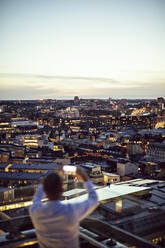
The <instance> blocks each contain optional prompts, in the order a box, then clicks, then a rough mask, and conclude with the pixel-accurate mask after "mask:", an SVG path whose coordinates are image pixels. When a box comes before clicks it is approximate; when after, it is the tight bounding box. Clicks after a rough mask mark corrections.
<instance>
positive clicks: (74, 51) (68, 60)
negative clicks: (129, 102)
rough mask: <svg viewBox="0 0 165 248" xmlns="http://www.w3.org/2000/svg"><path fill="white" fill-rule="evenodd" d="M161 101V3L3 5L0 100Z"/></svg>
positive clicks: (164, 47)
mask: <svg viewBox="0 0 165 248" xmlns="http://www.w3.org/2000/svg"><path fill="white" fill-rule="evenodd" d="M76 95H77V96H79V97H82V98H109V97H111V98H157V97H159V96H163V97H164V96H165V0H0V99H8V100H13V99H43V98H52V99H73V97H74V96H76Z"/></svg>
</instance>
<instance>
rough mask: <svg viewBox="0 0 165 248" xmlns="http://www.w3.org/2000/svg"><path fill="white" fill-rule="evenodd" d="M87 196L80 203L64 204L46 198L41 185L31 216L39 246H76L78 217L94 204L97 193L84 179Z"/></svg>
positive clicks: (82, 215) (85, 213) (90, 209)
mask: <svg viewBox="0 0 165 248" xmlns="http://www.w3.org/2000/svg"><path fill="white" fill-rule="evenodd" d="M85 186H86V188H87V191H88V199H87V200H85V201H83V202H81V203H74V204H64V203H62V202H61V201H59V200H58V201H47V202H45V203H43V202H42V201H41V200H42V198H43V197H44V192H43V190H42V186H40V187H39V188H38V190H37V192H36V194H35V196H34V199H33V205H32V206H31V207H30V216H31V218H32V222H33V225H34V227H35V229H36V235H37V238H38V240H39V244H40V247H41V248H65V247H67V248H69V247H71V248H77V247H79V221H80V220H81V219H83V218H85V217H86V216H87V215H88V214H90V213H91V212H92V211H93V210H94V209H95V208H96V206H97V195H96V192H95V191H94V189H93V185H92V183H91V182H89V181H88V182H86V183H85Z"/></svg>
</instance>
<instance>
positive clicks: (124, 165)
mask: <svg viewBox="0 0 165 248" xmlns="http://www.w3.org/2000/svg"><path fill="white" fill-rule="evenodd" d="M138 167H139V166H138V165H137V164H135V163H131V162H118V163H117V174H119V175H120V176H127V175H136V174H137V173H138Z"/></svg>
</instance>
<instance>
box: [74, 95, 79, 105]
mask: <svg viewBox="0 0 165 248" xmlns="http://www.w3.org/2000/svg"><path fill="white" fill-rule="evenodd" d="M79 102H80V99H79V97H78V96H75V97H74V103H75V104H78V103H79Z"/></svg>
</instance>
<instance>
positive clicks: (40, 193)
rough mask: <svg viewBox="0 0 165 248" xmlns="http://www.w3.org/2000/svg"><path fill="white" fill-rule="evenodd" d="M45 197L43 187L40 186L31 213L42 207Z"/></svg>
mask: <svg viewBox="0 0 165 248" xmlns="http://www.w3.org/2000/svg"><path fill="white" fill-rule="evenodd" d="M44 197H45V193H44V191H43V188H42V185H39V187H38V188H37V190H36V193H35V194H34V197H33V200H32V205H31V207H30V211H32V212H33V211H35V210H36V209H37V208H39V207H41V206H42V201H41V200H42V199H43V198H44Z"/></svg>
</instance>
